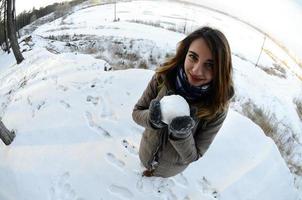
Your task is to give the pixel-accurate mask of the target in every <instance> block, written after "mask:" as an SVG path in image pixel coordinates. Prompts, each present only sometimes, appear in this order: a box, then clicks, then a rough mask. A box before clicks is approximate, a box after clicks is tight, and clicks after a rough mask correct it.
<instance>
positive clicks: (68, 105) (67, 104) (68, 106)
mask: <svg viewBox="0 0 302 200" xmlns="http://www.w3.org/2000/svg"><path fill="white" fill-rule="evenodd" d="M60 103H61V104H62V105H63V106H64V107H65V108H66V109H69V108H70V107H71V106H70V104H69V103H67V102H66V101H64V100H60Z"/></svg>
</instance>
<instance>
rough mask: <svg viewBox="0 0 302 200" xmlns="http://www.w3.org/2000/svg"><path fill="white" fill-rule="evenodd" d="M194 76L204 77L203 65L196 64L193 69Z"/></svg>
mask: <svg viewBox="0 0 302 200" xmlns="http://www.w3.org/2000/svg"><path fill="white" fill-rule="evenodd" d="M192 74H193V75H195V76H202V75H203V67H202V64H201V63H196V64H195V65H194V66H193V68H192Z"/></svg>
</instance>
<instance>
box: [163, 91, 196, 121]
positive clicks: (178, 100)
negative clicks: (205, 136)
mask: <svg viewBox="0 0 302 200" xmlns="http://www.w3.org/2000/svg"><path fill="white" fill-rule="evenodd" d="M160 109H161V114H162V121H163V122H165V123H166V124H170V123H171V121H172V119H173V118H175V117H179V116H190V107H189V104H188V103H187V101H186V100H185V99H184V98H183V97H182V96H180V95H170V96H164V97H163V98H162V99H161V100H160Z"/></svg>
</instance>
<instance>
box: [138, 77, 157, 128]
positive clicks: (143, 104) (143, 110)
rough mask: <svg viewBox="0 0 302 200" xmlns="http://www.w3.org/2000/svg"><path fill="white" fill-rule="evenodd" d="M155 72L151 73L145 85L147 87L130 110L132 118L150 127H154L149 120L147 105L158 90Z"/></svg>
mask: <svg viewBox="0 0 302 200" xmlns="http://www.w3.org/2000/svg"><path fill="white" fill-rule="evenodd" d="M156 76H157V75H156V74H154V75H153V77H152V78H151V80H150V82H149V83H148V85H147V88H146V89H145V91H144V92H143V94H142V96H141V97H140V99H139V100H138V102H137V103H136V104H135V106H134V108H133V111H132V118H133V120H134V121H135V122H136V123H137V124H139V125H141V126H143V127H145V128H150V129H155V128H154V127H153V126H152V125H151V123H150V120H149V105H150V102H151V100H152V99H155V98H156V96H157V90H158V88H157V87H158V83H157V78H156Z"/></svg>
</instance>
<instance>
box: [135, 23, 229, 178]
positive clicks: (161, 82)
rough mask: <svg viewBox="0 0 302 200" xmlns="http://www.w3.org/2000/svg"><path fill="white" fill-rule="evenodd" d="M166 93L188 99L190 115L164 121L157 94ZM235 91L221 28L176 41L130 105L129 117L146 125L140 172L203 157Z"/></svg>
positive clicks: (170, 170) (169, 169)
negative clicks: (173, 52)
mask: <svg viewBox="0 0 302 200" xmlns="http://www.w3.org/2000/svg"><path fill="white" fill-rule="evenodd" d="M170 94H178V95H181V96H182V97H184V98H185V99H186V100H187V102H188V104H189V106H190V110H191V116H182V117H176V118H174V119H173V120H172V122H171V123H170V124H169V125H167V124H165V123H163V122H162V121H161V110H160V100H161V98H163V97H164V96H165V95H170ZM233 94H234V90H233V81H232V60H231V51H230V47H229V44H228V41H227V39H226V37H225V36H224V34H223V33H222V32H220V31H219V30H217V29H213V28H210V27H202V28H200V29H198V30H196V31H194V32H192V33H191V34H189V35H188V36H187V37H186V38H185V39H183V40H182V41H180V43H179V45H178V48H177V51H176V55H175V56H173V57H172V58H170V59H169V60H168V61H166V62H165V63H164V64H163V65H162V66H161V67H159V68H158V69H157V70H156V73H155V75H154V76H153V77H152V79H151V81H150V82H149V84H148V86H147V88H146V89H145V91H144V93H143V95H142V97H141V98H140V99H139V100H138V102H137V103H136V105H135V106H134V109H133V113H132V116H133V120H134V121H135V122H136V123H137V124H139V125H141V126H143V127H145V131H144V133H143V136H142V139H141V142H140V148H139V158H140V160H141V162H142V164H143V165H144V166H145V167H146V170H145V171H144V172H143V174H144V175H145V176H160V177H170V176H174V175H176V174H178V173H180V172H182V171H184V170H185V168H186V167H187V166H188V165H189V164H190V163H191V162H194V161H196V160H198V159H199V158H200V157H202V156H203V155H204V154H205V152H206V151H207V149H208V148H209V146H210V144H211V143H212V141H213V139H214V138H215V136H216V134H217V132H218V131H219V129H220V128H221V126H222V123H223V121H224V119H225V118H226V115H227V111H228V103H229V100H230V98H231V97H232V96H233ZM175 109H177V108H175Z"/></svg>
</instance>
